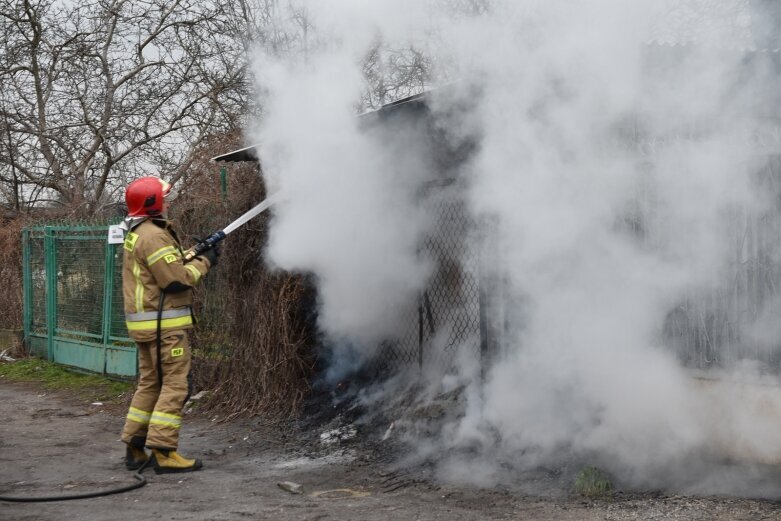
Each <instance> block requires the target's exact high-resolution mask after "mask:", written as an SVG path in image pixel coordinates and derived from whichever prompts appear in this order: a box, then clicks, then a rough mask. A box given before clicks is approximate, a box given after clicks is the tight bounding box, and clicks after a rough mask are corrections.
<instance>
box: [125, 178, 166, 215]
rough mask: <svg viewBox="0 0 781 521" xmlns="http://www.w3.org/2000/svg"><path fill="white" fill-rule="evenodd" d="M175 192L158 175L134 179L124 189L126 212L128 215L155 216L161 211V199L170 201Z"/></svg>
mask: <svg viewBox="0 0 781 521" xmlns="http://www.w3.org/2000/svg"><path fill="white" fill-rule="evenodd" d="M175 196H176V193H175V192H174V191H173V189H172V187H171V185H170V184H169V183H167V182H165V181H163V180H162V179H160V178H159V177H154V176H147V177H142V178H141V179H136V180H135V181H133V182H132V183H130V184H129V185H127V189H126V190H125V203H126V204H127V214H128V215H129V216H130V217H156V216H158V215H160V214H161V213H163V199H167V200H169V201H172V200H173V199H174V197H175Z"/></svg>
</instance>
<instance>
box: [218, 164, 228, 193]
mask: <svg viewBox="0 0 781 521" xmlns="http://www.w3.org/2000/svg"><path fill="white" fill-rule="evenodd" d="M220 192H221V193H222V200H223V201H224V200H225V199H226V198H227V197H228V169H227V168H225V167H224V166H223V167H222V168H220Z"/></svg>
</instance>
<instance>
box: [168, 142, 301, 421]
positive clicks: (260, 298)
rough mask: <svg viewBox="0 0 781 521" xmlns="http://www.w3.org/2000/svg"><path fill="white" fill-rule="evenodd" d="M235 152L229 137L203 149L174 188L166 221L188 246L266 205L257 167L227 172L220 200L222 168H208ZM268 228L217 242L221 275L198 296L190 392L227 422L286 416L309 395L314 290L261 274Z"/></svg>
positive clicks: (283, 276) (295, 279)
mask: <svg viewBox="0 0 781 521" xmlns="http://www.w3.org/2000/svg"><path fill="white" fill-rule="evenodd" d="M240 147H241V145H240V144H239V142H238V140H237V139H235V137H234V138H233V139H225V138H223V139H222V140H219V141H214V142H212V143H210V144H208V145H207V146H206V147H205V148H204V149H203V150H202V151H201V152H200V155H199V158H198V160H197V161H196V163H195V164H194V166H193V168H192V169H191V170H190V171H189V172H188V176H187V178H186V179H185V180H183V181H184V182H183V183H180V184H181V185H182V186H181V187H180V190H181V193H182V195H181V196H180V198H179V199H178V200H177V201H176V203H175V206H174V209H173V214H174V220H175V221H177V225H178V228H179V229H181V230H182V232H183V235H184V237H182V239H183V242H184V243H185V244H186V245H189V244H192V242H194V240H195V237H200V238H203V237H205V236H206V235H208V234H209V233H212V232H214V231H216V230H218V229H221V228H223V227H224V226H225V225H227V224H228V223H229V222H231V221H232V220H233V219H235V218H236V217H238V216H239V215H241V214H242V213H243V212H245V211H247V210H249V209H250V208H252V207H253V206H255V205H256V204H258V203H259V202H261V201H262V200H263V199H264V198H265V187H264V183H263V179H262V177H261V174H260V172H259V168H258V165H257V164H255V163H232V164H228V165H226V166H227V168H228V170H229V174H228V180H229V183H228V191H227V197H223V196H222V194H221V191H220V175H219V171H220V167H221V166H223V165H219V164H215V163H214V162H210V161H209V158H210V157H213V156H215V155H218V154H220V153H224V152H226V151H230V150H233V149H235V148H240ZM268 220H269V214H268V213H266V214H263V215H261V216H259V217H256V218H255V219H253V220H252V221H250V222H249V223H247V224H246V225H244V226H243V227H241V228H240V229H238V230H236V231H235V232H233V233H232V234H231V235H230V236H229V237H228V238H227V239H226V240H225V241H224V242H223V244H222V248H221V249H222V255H221V256H220V261H219V264H218V266H217V267H216V268H215V269H214V270H213V271H212V272H211V273H210V274H209V275H208V277H207V280H206V283H205V284H204V287H203V288H201V289H199V290H198V291H197V293H196V310H197V312H198V316H199V323H198V325H197V326H196V328H195V331H194V334H193V338H194V342H193V353H194V359H195V361H194V380H195V384H196V388H198V389H207V390H209V391H212V392H211V393H210V398H209V400H208V401H207V402H206V407H208V408H210V409H213V410H220V411H221V412H222V413H225V414H226V416H235V415H251V414H258V413H264V414H266V415H271V416H279V417H281V416H288V415H290V414H294V413H296V412H297V411H298V410H299V408H300V406H301V404H302V401H303V398H304V396H305V395H306V394H307V392H308V391H309V385H308V379H309V377H310V375H311V373H312V366H313V355H312V344H313V341H314V327H313V323H314V320H313V314H312V309H313V302H314V297H313V290H312V286H311V284H309V283H308V281H307V279H306V277H304V276H302V275H295V274H289V273H282V272H278V271H277V272H272V271H270V270H269V268H267V267H266V265H265V263H264V260H263V248H264V245H265V242H266V239H267V235H268Z"/></svg>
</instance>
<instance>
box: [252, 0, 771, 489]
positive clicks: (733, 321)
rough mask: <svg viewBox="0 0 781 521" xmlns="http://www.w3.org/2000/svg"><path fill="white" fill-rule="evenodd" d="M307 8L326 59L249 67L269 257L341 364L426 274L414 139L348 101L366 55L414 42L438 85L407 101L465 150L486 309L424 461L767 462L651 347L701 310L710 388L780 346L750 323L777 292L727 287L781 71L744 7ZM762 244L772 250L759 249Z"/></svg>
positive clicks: (391, 317)
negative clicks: (725, 458) (268, 195)
mask: <svg viewBox="0 0 781 521" xmlns="http://www.w3.org/2000/svg"><path fill="white" fill-rule="evenodd" d="M322 4H323V3H318V2H313V3H312V4H309V5H308V7H309V11H308V15H309V16H311V18H312V20H313V23H314V26H315V27H319V28H320V30H321V32H322V34H321V35H322V37H323V41H324V42H328V43H327V44H323V45H322V46H321V47H320V48H318V49H317V50H315V51H311V52H309V53H308V54H307V56H306V58H305V59H302V60H300V61H297V62H295V63H291V62H290V61H287V62H280V61H277V60H273V59H271V58H260V59H259V60H258V63H257V67H256V71H257V76H258V78H259V84H260V86H261V88H262V92H263V93H264V98H263V101H264V107H265V109H266V111H267V114H266V115H265V117H264V118H263V120H262V122H261V123H260V126H259V130H258V137H259V140H260V142H261V143H262V148H261V157H262V158H263V166H264V172H265V173H266V174H267V175H268V176H269V179H270V183H271V185H272V188H273V189H281V190H283V191H284V192H285V193H286V194H287V199H286V201H285V202H284V203H283V204H280V205H279V207H278V210H277V212H276V215H275V218H274V225H273V230H272V235H271V240H270V244H269V252H268V253H269V256H270V258H271V260H272V261H273V262H274V263H275V264H276V265H278V266H280V267H282V268H285V269H296V270H306V271H311V272H313V273H314V274H315V275H316V277H317V279H318V288H319V294H320V298H321V303H320V304H321V306H320V325H321V328H322V329H323V331H324V332H325V333H326V335H328V337H329V338H330V340H331V343H332V344H333V345H335V346H337V351H336V358H337V360H339V359H340V357H341V358H345V357H347V358H350V359H351V360H343V361H342V362H343V363H347V362H353V363H354V362H355V360H356V358H357V359H360V360H363V359H367V358H369V357H370V356H371V355H372V354H373V353H374V350H375V349H376V346H377V344H378V342H381V341H382V340H384V339H386V338H390V337H392V336H393V334H394V331H398V328H399V327H400V324H401V322H402V321H403V318H404V316H405V315H404V314H405V313H406V312H408V311H409V307H410V302H413V303H414V302H415V299H416V298H417V296H418V294H419V292H420V291H421V289H422V288H424V287H425V284H426V281H427V277H429V276H430V274H431V264H430V259H426V257H425V256H422V255H421V254H420V243H421V241H422V240H423V239H424V237H425V236H426V233H427V232H428V231H429V230H430V229H431V216H430V215H427V213H426V211H425V210H424V209H423V208H422V207H421V206H420V205H419V204H418V203H419V199H418V198H419V196H420V191H419V190H420V183H421V180H422V179H428V178H429V177H430V172H429V169H430V167H431V165H430V163H429V162H427V160H426V159H425V157H426V151H425V150H424V148H425V147H424V146H422V145H419V146H416V144H415V143H410V142H408V141H404V137H403V136H401V135H399V136H394V135H393V134H390V135H388V134H385V135H384V136H383V138H382V139H377V138H376V136H374V137H373V136H372V135H370V134H369V133H367V132H365V131H364V129H363V127H362V123H361V121H362V119H361V118H358V117H355V114H354V112H355V111H354V110H353V109H354V106H355V102H356V100H357V99H360V97H361V92H362V89H363V88H364V83H363V81H364V78H363V76H362V71H361V69H360V58H361V57H362V56H364V54H365V53H366V52H367V50H368V48H369V47H370V46H372V45H375V44H376V42H377V41H383V42H391V43H393V44H396V45H399V46H401V47H403V46H405V45H413V46H417V47H418V48H419V49H422V51H423V52H425V53H427V54H428V55H429V56H430V59H431V62H432V64H433V71H434V74H435V78H434V83H439V84H445V83H447V87H443V88H440V89H434V90H432V91H431V92H430V93H429V94H428V98H429V100H430V101H429V106H430V107H431V109H432V110H433V112H434V115H435V117H436V118H437V119H438V121H439V125H440V127H441V130H442V131H443V132H444V133H445V134H446V135H447V136H448V138H449V139H451V140H452V142H453V143H458V142H460V141H462V140H463V139H465V138H468V139H470V140H472V141H473V143H474V145H475V146H474V149H473V152H472V153H471V155H470V156H469V158H468V159H467V160H465V161H463V162H462V163H461V164H460V165H459V175H460V177H461V180H462V181H463V183H464V185H463V186H466V187H467V188H466V192H465V193H466V203H467V208H468V211H469V213H470V214H471V216H472V218H473V219H474V220H475V221H476V222H481V223H490V225H489V226H487V227H485V228H484V229H482V230H481V231H482V233H481V234H479V236H476V237H474V238H473V237H469V238H467V240H472V239H474V240H479V241H481V242H480V244H484V243H485V242H484V241H489V242H490V243H491V244H493V245H494V250H492V251H495V255H494V256H493V257H491V258H488V259H486V258H482V259H481V263H482V264H483V266H481V269H483V270H485V271H486V273H487V274H488V278H490V279H491V280H494V281H496V284H497V288H500V289H501V294H502V295H503V300H502V302H503V304H502V306H501V309H502V313H503V314H504V317H503V318H504V320H503V324H504V325H503V327H502V328H501V331H500V333H499V347H498V350H497V353H496V354H495V355H494V358H493V365H492V367H490V368H488V370H487V371H486V376H485V379H484V380H482V379H480V378H471V376H473V374H474V371H473V369H474V364H473V363H466V362H465V364H464V366H469V367H470V368H471V369H470V371H471V372H470V375H469V376H470V378H465V380H466V381H469V385H470V386H471V387H470V388H469V389H468V390H467V393H466V395H467V396H468V397H469V403H468V405H467V408H466V413H465V414H464V415H463V416H461V417H459V418H458V419H456V420H454V421H452V422H451V423H449V424H448V425H445V426H444V428H443V429H442V431H441V432H440V433H439V435H440V439H439V441H438V443H439V444H440V446H443V447H445V448H459V447H471V448H475V447H476V448H478V449H479V453H480V454H481V458H482V460H483V461H486V456H487V455H490V456H491V458H492V459H491V458H489V459H491V461H494V462H498V461H512V462H514V463H515V464H517V465H518V466H520V467H527V468H530V467H533V466H535V465H545V464H550V463H551V462H555V461H557V460H560V459H561V457H562V455H563V454H564V455H573V454H574V455H588V454H599V455H605V456H606V461H608V462H609V463H606V465H607V466H609V467H610V468H611V470H614V471H615V472H616V473H618V474H619V475H621V476H623V477H625V478H626V479H627V480H630V481H634V482H638V483H642V482H643V481H644V477H643V476H644V475H646V476H647V475H654V474H655V473H656V471H659V472H660V473H661V472H664V469H667V468H671V466H674V465H675V464H676V463H677V462H680V461H682V460H685V459H686V458H690V457H696V456H697V455H702V454H708V453H712V454H716V455H724V453H725V452H729V451H727V450H726V449H725V447H727V446H730V444H732V445H731V446H732V448H733V449H734V448H735V447H736V446H737V445H739V444H742V446H743V447H744V448H745V449H746V451H748V452H751V453H752V454H754V455H756V456H758V458H759V459H764V460H768V459H772V458H774V457H778V455H779V454H781V446H779V445H780V442H778V441H777V440H776V437H773V436H768V432H769V430H770V429H772V426H771V425H770V424H769V423H768V422H767V421H763V420H761V418H760V417H759V415H760V413H759V412H758V411H747V410H746V407H745V404H746V402H745V401H743V402H741V401H739V400H735V399H734V397H729V394H730V392H731V391H730V390H729V389H727V388H723V387H721V386H719V385H709V384H707V383H703V382H702V381H699V380H696V379H693V378H692V377H691V373H690V371H689V370H688V369H686V368H685V363H684V362H691V361H692V360H691V356H690V354H691V353H690V351H691V346H687V345H683V346H676V345H672V344H674V341H675V339H676V338H679V337H680V336H681V335H678V331H679V330H678V329H676V328H677V327H679V326H678V324H681V323H686V324H689V323H688V322H686V320H690V318H691V317H693V316H694V317H697V316H699V317H705V316H706V312H702V313H701V314H700V315H698V314H697V312H696V311H695V310H696V309H697V306H698V305H700V306H705V307H707V305H709V304H708V303H709V302H712V301H713V302H715V301H719V299H721V301H723V303H724V305H723V306H721V307H719V306H718V305H717V306H715V309H717V310H718V312H712V313H711V320H714V321H715V325H712V326H710V329H706V330H707V331H708V332H709V333H712V334H713V335H716V334H717V333H718V331H717V330H718V328H719V327H720V326H719V325H718V324H719V323H720V322H725V321H728V322H729V327H728V328H727V329H728V330H729V331H728V332H727V333H723V334H722V333H719V335H721V336H718V337H716V336H713V338H710V339H709V342H710V344H708V345H709V346H710V348H709V349H712V350H713V351H714V353H715V352H718V351H719V350H720V349H721V350H722V352H720V353H715V354H714V353H710V354H709V355H708V356H716V357H717V358H719V360H720V361H722V362H723V363H722V364H721V366H722V367H721V368H722V369H723V370H724V371H725V372H726V373H729V374H731V376H730V378H738V379H740V381H742V382H746V381H755V382H756V381H757V378H758V376H757V370H756V368H754V369H751V368H748V369H747V365H746V364H745V363H741V361H745V360H746V359H747V358H751V357H750V356H748V355H749V354H751V353H748V354H747V353H746V352H744V351H741V349H740V348H737V347H735V345H737V344H739V341H738V340H739V339H741V338H745V339H749V340H751V339H753V340H751V344H752V345H753V346H755V347H756V349H757V352H761V353H764V355H763V356H764V357H765V358H764V360H767V359H768V356H772V355H773V352H774V346H778V345H779V340H781V339H780V338H779V330H778V328H777V327H774V326H773V323H772V320H770V319H769V318H768V312H763V311H762V309H761V307H762V305H763V304H764V303H767V304H768V305H769V306H774V307H777V298H772V296H770V295H767V296H766V297H763V298H760V299H758V306H759V308H760V309H755V310H754V312H753V315H752V316H747V315H745V314H741V311H740V310H739V309H738V308H739V307H740V305H741V302H742V301H740V300H739V299H737V297H735V298H733V297H731V296H730V295H731V294H735V295H737V294H738V293H740V291H742V290H740V291H738V290H735V291H733V289H734V287H735V286H733V285H731V284H732V283H733V282H734V279H735V277H736V276H735V270H736V266H738V265H740V258H739V257H740V255H743V253H741V252H742V251H744V250H741V248H740V245H739V244H738V243H739V240H740V236H741V233H742V231H743V230H744V229H745V226H746V223H747V222H749V221H750V220H752V219H754V218H756V217H757V216H761V215H771V214H772V212H774V211H775V210H774V207H773V205H774V201H773V196H772V194H770V193H769V192H768V191H767V190H763V189H762V188H761V187H760V186H759V185H758V182H757V179H758V173H761V172H762V171H763V168H765V169H766V166H767V165H766V160H765V159H763V158H764V157H766V155H767V153H768V150H767V149H762V147H761V146H760V145H759V144H758V143H757V136H758V135H771V134H772V132H773V130H772V129H773V128H774V122H773V121H772V120H771V119H770V118H769V117H768V116H769V114H768V113H767V111H768V107H769V106H770V103H771V102H772V101H773V93H772V91H771V90H770V89H771V87H772V85H773V81H774V79H775V80H777V72H776V69H775V67H776V65H775V64H774V62H773V60H772V56H773V54H772V53H768V52H765V51H764V50H763V49H762V48H761V42H758V41H756V33H754V32H752V30H751V29H752V24H753V23H754V21H755V20H758V19H763V18H762V12H761V11H758V10H757V9H758V8H757V7H756V5H755V3H749V2H745V1H739V0H735V1H734V2H708V1H704V0H700V1H694V0H692V1H688V2H675V3H669V4H668V3H666V2H652V1H648V2H626V1H623V0H594V1H591V2H565V1H551V2H538V1H533V0H529V1H509V0H506V1H499V0H497V1H495V2H478V1H474V2H463V1H462V2H458V1H444V0H431V1H429V2H409V3H404V5H403V6H400V4H399V2H385V1H380V0H375V1H373V2H364V1H361V2H356V1H353V2H350V1H347V0H343V1H338V2H328V3H327V4H328V5H327V7H326V6H324V5H322ZM763 20H764V19H763ZM765 33H767V31H765ZM763 34H764V33H763ZM744 235H745V234H744ZM744 238H745V237H744ZM757 244H758V243H757ZM768 244H769V245H770V246H769V247H768ZM763 245H764V246H762V248H765V250H766V254H767V255H768V259H772V258H774V257H773V256H774V255H777V254H778V239H777V238H776V237H771V238H766V242H765V243H763ZM757 248H759V246H757ZM755 253H756V252H755ZM741 287H742V286H741ZM497 288H494V289H497ZM744 289H745V288H744ZM755 300H757V299H755ZM712 308H713V306H711V307H710V308H708V309H712ZM703 309H704V308H703ZM769 309H773V308H769ZM736 310H737V311H736ZM719 313H721V314H719ZM680 317H684V318H680ZM703 320H704V318H703ZM687 327H689V326H688V325H687ZM691 327H694V326H691ZM697 327H699V326H697ZM725 327H727V326H725ZM736 339H738V340H736ZM339 346H341V347H339ZM687 349H689V351H687ZM695 351H696V350H695ZM687 353H688V354H687ZM753 354H755V355H756V353H753ZM687 357H689V359H687ZM760 358H761V357H760ZM736 367H739V368H740V371H739V372H732V373H730V371H737V369H735V368H736ZM439 383H441V382H434V384H439ZM749 409H750V408H749ZM716 410H718V411H719V412H718V414H715V413H714V411H716ZM753 414H757V415H758V416H757V418H754V416H752V415H753ZM754 419H756V420H757V421H753V420H754ZM738 440H740V441H739V442H738ZM457 468H458V465H457V464H455V463H453V464H451V465H449V466H448V472H454V471H455V470H454V469H457ZM470 471H471V472H473V471H474V468H472V469H471V470H470ZM485 473H486V475H488V476H490V475H491V473H492V470H491V468H490V465H488V468H487V469H486V470H485ZM464 474H465V475H466V472H465V473H464Z"/></svg>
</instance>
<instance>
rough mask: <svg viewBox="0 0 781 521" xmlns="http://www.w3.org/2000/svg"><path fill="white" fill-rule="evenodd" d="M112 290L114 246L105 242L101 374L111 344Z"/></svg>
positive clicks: (104, 368)
mask: <svg viewBox="0 0 781 521" xmlns="http://www.w3.org/2000/svg"><path fill="white" fill-rule="evenodd" d="M113 289H114V245H113V244H109V242H108V240H106V270H105V272H104V274H103V330H102V333H103V339H102V344H103V346H102V347H103V374H106V364H107V363H108V356H107V348H108V345H109V343H110V342H111V339H110V337H111V311H112V309H113V299H114V295H113Z"/></svg>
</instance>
